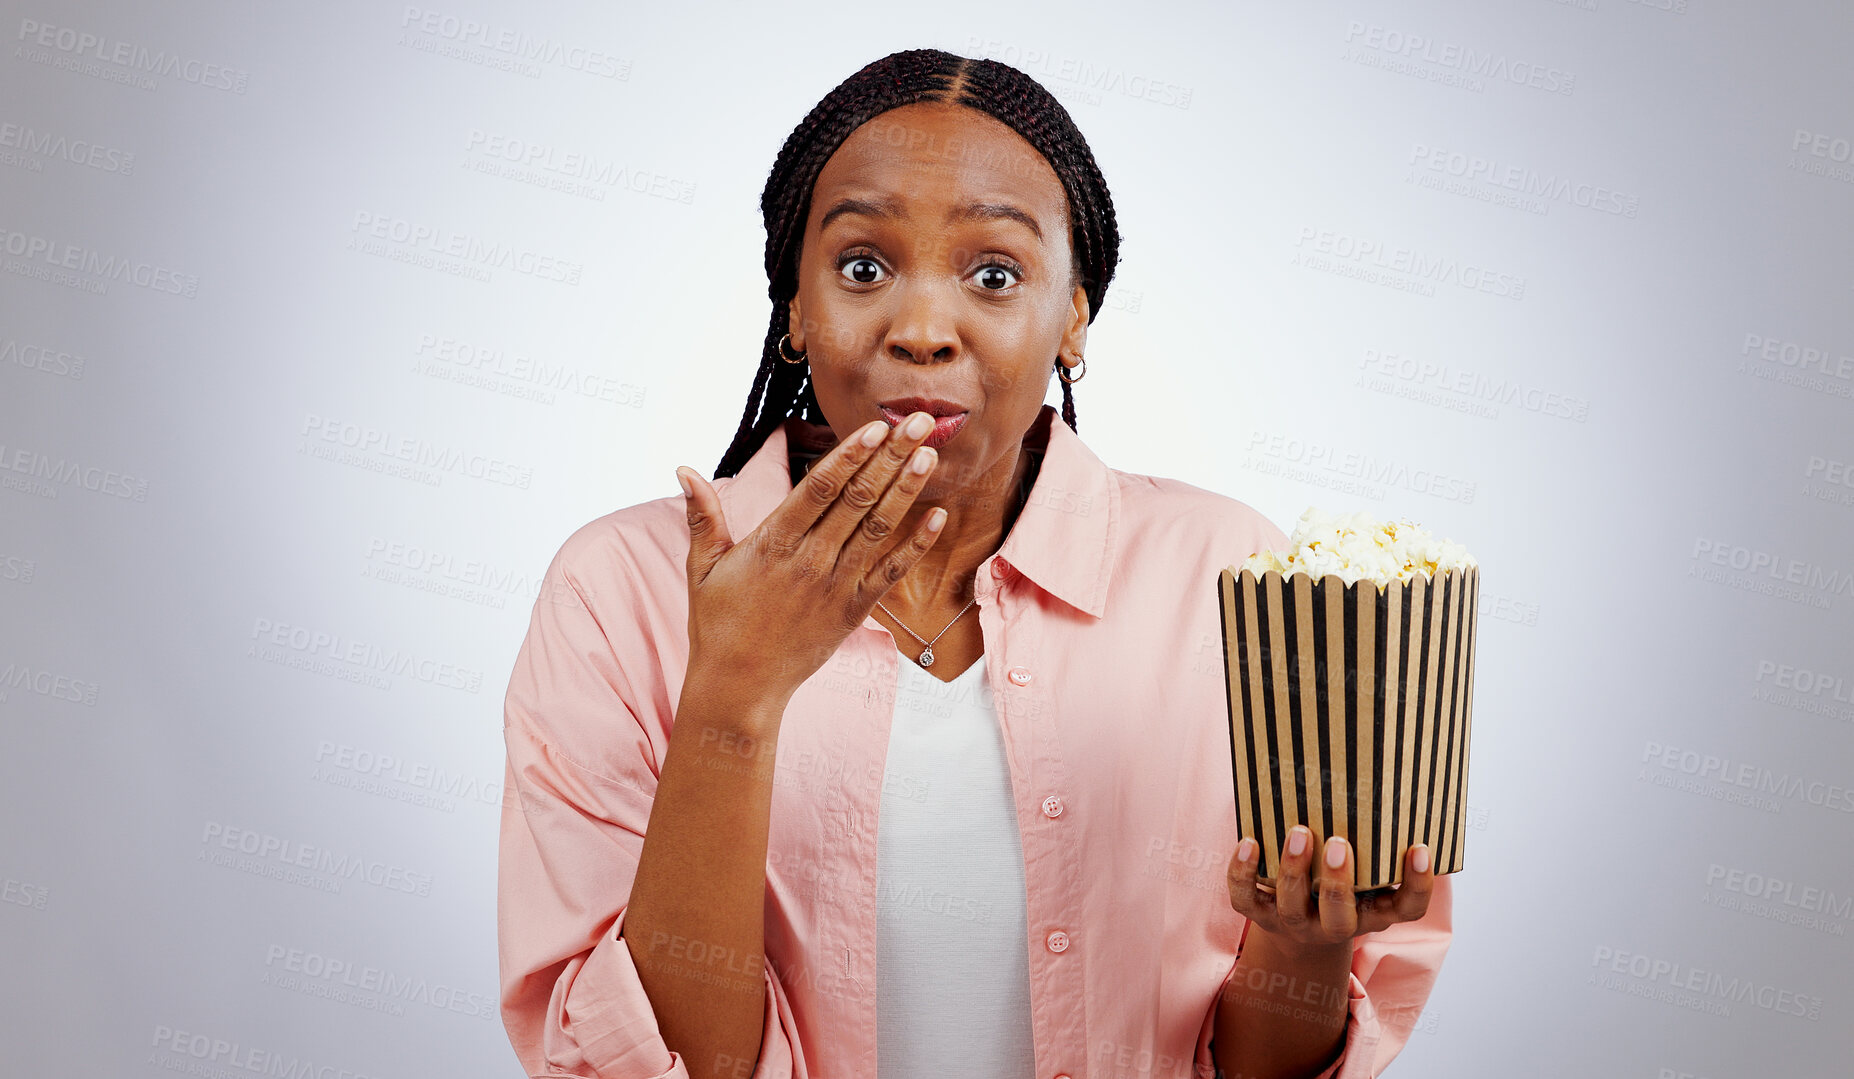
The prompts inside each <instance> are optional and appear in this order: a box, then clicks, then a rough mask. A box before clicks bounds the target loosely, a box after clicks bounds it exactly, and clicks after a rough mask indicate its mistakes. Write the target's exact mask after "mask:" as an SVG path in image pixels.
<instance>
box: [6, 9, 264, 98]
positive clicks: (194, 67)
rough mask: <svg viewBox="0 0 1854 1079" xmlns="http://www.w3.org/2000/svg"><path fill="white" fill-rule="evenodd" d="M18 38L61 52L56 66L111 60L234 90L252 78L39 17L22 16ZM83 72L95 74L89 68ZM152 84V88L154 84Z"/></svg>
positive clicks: (129, 68) (136, 70) (130, 68)
mask: <svg viewBox="0 0 1854 1079" xmlns="http://www.w3.org/2000/svg"><path fill="white" fill-rule="evenodd" d="M15 40H16V41H19V42H20V43H21V45H22V46H23V47H33V48H35V49H40V50H44V49H49V50H52V51H54V52H56V53H58V54H60V56H61V57H62V58H63V59H64V60H65V63H62V64H60V63H54V64H53V66H55V67H65V66H67V65H70V64H72V63H77V64H82V63H84V62H86V61H95V62H97V63H103V64H110V65H112V66H114V67H116V68H118V69H120V70H121V71H122V72H123V73H133V74H137V75H159V76H161V77H163V78H177V79H179V80H180V81H182V82H186V83H192V84H193V85H195V86H201V87H205V88H206V89H208V90H226V91H229V92H231V93H234V94H242V93H244V92H245V86H246V84H247V83H248V82H249V81H250V78H251V75H250V73H249V72H246V71H241V70H239V69H237V68H230V67H226V66H225V65H223V64H212V63H207V62H206V61H204V60H195V59H192V58H190V57H186V56H182V55H180V54H179V53H172V52H168V51H167V50H165V49H150V48H148V47H147V46H146V45H137V44H135V43H134V42H130V41H123V40H120V39H118V38H111V37H108V36H106V35H103V34H93V33H91V32H90V31H88V30H75V29H72V28H71V27H68V26H54V25H52V24H51V23H45V22H39V21H38V20H37V19H21V20H19V34H18V35H17V37H16V38H15ZM25 59H29V60H34V61H36V62H42V61H39V58H38V57H37V56H27V57H25ZM83 73H84V74H93V72H88V71H85V72H83ZM149 88H152V84H150V87H149Z"/></svg>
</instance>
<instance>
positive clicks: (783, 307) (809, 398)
mask: <svg viewBox="0 0 1854 1079" xmlns="http://www.w3.org/2000/svg"><path fill="white" fill-rule="evenodd" d="M928 101H931V102H945V103H948V104H955V105H964V106H967V107H969V108H973V109H977V110H979V111H980V112H983V113H985V114H987V115H989V116H991V117H993V118H995V119H997V120H999V121H1001V122H1002V123H1004V124H1005V125H1006V126H1008V127H1010V128H1011V130H1013V131H1015V132H1017V134H1019V135H1020V136H1022V137H1023V139H1024V141H1025V142H1028V143H1029V144H1030V145H1031V147H1032V148H1034V149H1035V150H1036V152H1037V153H1039V154H1041V155H1043V158H1044V159H1045V160H1046V161H1048V162H1049V165H1050V168H1052V169H1053V170H1055V173H1056V178H1057V179H1058V180H1060V181H1061V182H1062V190H1063V192H1064V193H1065V194H1066V195H1067V196H1068V209H1069V241H1070V251H1071V263H1070V269H1071V274H1072V276H1073V278H1074V280H1075V283H1076V284H1079V285H1081V286H1082V288H1083V289H1084V290H1085V291H1086V292H1087V295H1088V321H1089V322H1091V323H1092V322H1093V321H1094V318H1095V316H1096V315H1098V314H1100V312H1101V304H1102V301H1103V300H1104V299H1105V297H1106V296H1107V286H1108V283H1109V282H1110V281H1112V280H1113V278H1114V267H1115V265H1116V264H1117V263H1118V262H1119V260H1120V232H1119V229H1118V227H1117V225H1116V223H1115V219H1114V200H1113V197H1112V196H1111V195H1109V194H1108V190H1107V181H1106V179H1105V178H1103V177H1102V175H1101V169H1100V166H1099V165H1098V164H1096V163H1095V160H1094V153H1093V151H1091V150H1089V148H1088V141H1087V140H1086V139H1084V138H1082V134H1081V131H1080V130H1079V129H1077V128H1076V126H1075V121H1074V119H1073V118H1072V117H1070V115H1069V112H1068V110H1067V109H1065V108H1063V107H1062V103H1061V102H1059V101H1057V100H1056V99H1055V97H1054V96H1053V95H1051V94H1050V92H1049V91H1048V90H1046V89H1044V87H1043V85H1042V84H1041V83H1039V82H1037V81H1036V80H1035V79H1033V78H1031V77H1030V76H1028V75H1026V74H1024V73H1023V72H1022V71H1019V70H1018V69H1016V68H1014V67H1011V66H1010V65H1009V64H1001V63H998V62H997V61H995V60H978V59H969V58H967V57H963V56H955V55H954V54H952V53H949V52H945V51H943V50H940V49H909V50H906V51H903V52H897V53H891V54H889V55H888V56H884V57H883V58H882V59H880V60H877V61H875V62H874V63H872V64H869V65H868V66H867V67H864V68H863V69H862V70H861V71H858V72H857V73H856V74H854V75H851V76H850V77H849V78H847V79H845V80H843V82H841V83H839V84H837V86H836V87H835V88H834V89H832V90H831V91H830V92H829V93H828V94H825V95H824V98H823V100H821V101H819V102H818V103H817V105H816V106H814V107H813V108H812V110H811V112H810V113H808V114H807V115H806V116H805V118H804V120H802V121H801V122H800V123H799V125H798V126H797V127H796V128H795V129H793V131H792V133H791V134H790V135H788V136H787V137H786V140H785V145H783V146H782V147H780V149H779V156H778V158H777V159H776V160H775V161H774V162H773V167H772V172H771V174H770V175H768V176H767V178H766V189H765V191H764V192H762V193H761V195H760V214H761V216H762V217H763V218H764V219H765V223H766V281H767V289H766V291H767V295H768V296H769V297H771V299H772V317H771V319H770V320H769V321H768V323H767V327H766V340H765V342H764V344H763V346H762V347H761V349H760V366H759V370H758V371H757V372H756V373H755V375H754V379H753V389H752V391H751V392H750V393H749V394H748V395H747V405H746V408H745V410H744V411H743V412H742V413H741V417H740V427H739V429H738V430H737V431H736V432H735V434H734V441H733V444H732V445H730V446H729V447H728V449H727V452H726V453H725V454H723V455H722V457H721V463H720V465H719V466H717V467H716V468H715V474H714V478H715V479H720V478H721V477H723V476H732V475H735V474H736V473H738V472H739V471H740V469H741V466H743V465H745V464H746V463H747V461H748V459H749V458H751V457H752V456H753V455H754V453H756V452H758V450H759V448H760V446H761V445H762V444H764V443H765V441H766V436H767V435H769V434H771V433H772V431H773V429H774V428H776V427H778V426H779V425H780V424H781V423H783V422H785V420H786V418H787V417H790V416H797V417H799V418H800V419H804V420H807V421H809V422H812V423H822V422H824V415H823V411H822V410H821V409H820V408H819V407H818V402H817V397H816V395H815V394H814V393H813V392H812V386H811V379H810V373H811V369H810V365H809V364H791V363H785V362H783V361H782V359H781V357H780V355H779V341H780V339H781V338H782V337H784V336H785V334H786V324H787V305H788V304H789V303H790V302H791V299H792V297H793V296H795V295H797V293H798V256H799V252H800V249H801V247H802V246H803V244H804V236H805V220H806V218H807V217H808V216H809V214H810V212H811V192H812V188H813V187H815V186H816V184H817V179H818V173H820V172H822V171H823V170H824V163H825V162H827V161H829V160H830V157H831V155H832V154H834V153H836V152H837V148H838V147H839V146H841V145H843V141H844V140H845V139H847V138H849V137H850V134H851V132H853V131H855V130H856V129H857V128H859V127H861V126H862V125H863V124H865V123H867V122H868V121H870V120H871V119H874V118H875V117H876V116H878V115H880V114H882V113H884V112H887V111H888V110H890V109H897V108H900V107H902V106H904V105H912V104H916V103H918V102H928ZM1056 362H1057V363H1058V364H1060V362H1061V361H1060V360H1057V361H1056ZM1059 381H1061V382H1062V421H1063V422H1064V423H1066V424H1068V425H1069V429H1070V430H1076V426H1075V398H1074V395H1073V393H1072V391H1071V390H1070V388H1069V384H1068V382H1067V380H1059Z"/></svg>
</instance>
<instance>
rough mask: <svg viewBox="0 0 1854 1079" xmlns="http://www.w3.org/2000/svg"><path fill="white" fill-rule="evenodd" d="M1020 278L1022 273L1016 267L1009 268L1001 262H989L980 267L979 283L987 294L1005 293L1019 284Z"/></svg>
mask: <svg viewBox="0 0 1854 1079" xmlns="http://www.w3.org/2000/svg"><path fill="white" fill-rule="evenodd" d="M1020 276H1021V273H1020V271H1019V270H1018V269H1017V268H1016V267H1015V266H1007V265H1005V264H1004V263H1001V262H988V263H986V264H985V265H983V266H981V267H979V272H978V283H979V287H980V288H982V289H984V290H985V291H987V292H1003V291H1004V290H1005V289H1008V288H1010V287H1011V286H1012V285H1015V284H1017V282H1018V280H1019V278H1020Z"/></svg>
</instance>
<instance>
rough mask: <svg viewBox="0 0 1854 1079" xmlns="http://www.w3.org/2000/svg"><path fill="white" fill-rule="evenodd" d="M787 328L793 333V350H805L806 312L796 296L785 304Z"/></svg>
mask: <svg viewBox="0 0 1854 1079" xmlns="http://www.w3.org/2000/svg"><path fill="white" fill-rule="evenodd" d="M785 330H786V332H787V333H789V334H791V335H792V351H793V352H803V351H805V312H804V308H802V307H801V306H800V305H799V303H798V297H796V296H794V297H792V298H791V299H790V300H788V301H787V302H786V305H785Z"/></svg>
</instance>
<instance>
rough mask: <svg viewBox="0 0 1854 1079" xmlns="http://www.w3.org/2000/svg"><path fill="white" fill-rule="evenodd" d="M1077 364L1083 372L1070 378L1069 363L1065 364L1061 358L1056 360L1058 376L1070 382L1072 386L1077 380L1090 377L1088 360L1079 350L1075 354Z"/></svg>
mask: <svg viewBox="0 0 1854 1079" xmlns="http://www.w3.org/2000/svg"><path fill="white" fill-rule="evenodd" d="M1075 365H1076V366H1077V367H1080V368H1081V372H1082V373H1081V374H1079V375H1076V376H1075V377H1074V378H1070V377H1069V371H1070V368H1069V367H1068V366H1067V365H1065V364H1064V363H1063V362H1062V361H1061V360H1057V361H1056V377H1057V378H1059V379H1061V380H1062V381H1064V382H1066V383H1068V384H1069V385H1071V386H1073V385H1074V384H1075V383H1077V382H1080V381H1081V380H1082V379H1084V378H1086V377H1088V361H1087V359H1085V358H1084V357H1083V356H1082V354H1081V353H1079V352H1077V353H1076V354H1075Z"/></svg>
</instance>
